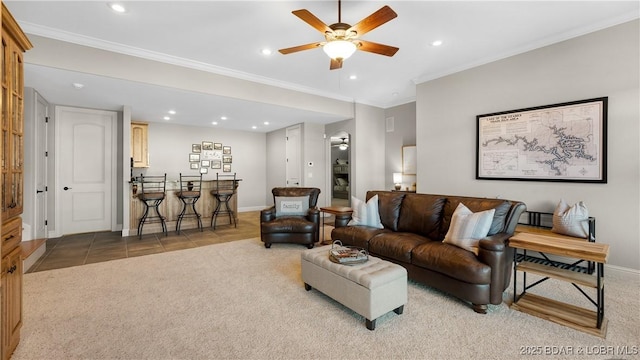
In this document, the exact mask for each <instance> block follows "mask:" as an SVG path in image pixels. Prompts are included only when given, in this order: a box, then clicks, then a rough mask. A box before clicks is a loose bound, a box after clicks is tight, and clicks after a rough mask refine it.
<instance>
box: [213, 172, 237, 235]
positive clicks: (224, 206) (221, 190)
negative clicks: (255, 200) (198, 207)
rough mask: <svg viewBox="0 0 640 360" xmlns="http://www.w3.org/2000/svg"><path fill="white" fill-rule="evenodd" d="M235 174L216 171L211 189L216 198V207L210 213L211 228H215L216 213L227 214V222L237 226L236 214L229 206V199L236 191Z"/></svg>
mask: <svg viewBox="0 0 640 360" xmlns="http://www.w3.org/2000/svg"><path fill="white" fill-rule="evenodd" d="M237 187H238V186H237V181H236V174H235V173H233V174H232V175H231V174H230V175H220V173H216V185H215V187H214V189H213V190H211V195H213V197H215V198H216V200H217V201H216V202H217V204H216V208H215V209H214V210H213V214H212V215H211V226H212V227H213V230H215V229H216V220H217V218H218V215H221V214H222V215H228V216H229V224H231V223H232V222H233V225H234V226H235V227H238V224H237V223H236V215H235V213H234V212H233V210H232V209H231V206H229V201H231V198H232V197H233V195H234V194H235V193H236V188H237Z"/></svg>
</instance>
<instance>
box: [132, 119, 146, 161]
mask: <svg viewBox="0 0 640 360" xmlns="http://www.w3.org/2000/svg"><path fill="white" fill-rule="evenodd" d="M148 130H149V124H145V123H139V122H132V123H131V158H132V159H133V167H134V168H145V167H149V146H148V140H149V138H148V133H149V131H148Z"/></svg>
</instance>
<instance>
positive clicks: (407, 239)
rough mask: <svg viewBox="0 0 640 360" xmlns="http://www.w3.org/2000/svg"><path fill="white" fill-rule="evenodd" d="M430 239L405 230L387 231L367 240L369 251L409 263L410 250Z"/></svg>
mask: <svg viewBox="0 0 640 360" xmlns="http://www.w3.org/2000/svg"><path fill="white" fill-rule="evenodd" d="M428 241H430V240H429V239H427V238H425V237H424V236H420V235H418V234H412V233H406V232H388V233H384V234H379V235H376V236H374V237H373V238H372V239H371V240H369V252H370V253H372V254H374V255H376V254H377V255H380V256H383V257H386V258H389V259H393V260H395V261H400V262H405V263H411V250H412V249H413V248H415V247H416V246H418V245H420V244H423V243H425V242H428Z"/></svg>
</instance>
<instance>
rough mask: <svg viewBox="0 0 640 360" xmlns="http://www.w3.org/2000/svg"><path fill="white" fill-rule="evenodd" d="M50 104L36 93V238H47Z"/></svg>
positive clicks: (34, 221)
mask: <svg viewBox="0 0 640 360" xmlns="http://www.w3.org/2000/svg"><path fill="white" fill-rule="evenodd" d="M48 106H49V104H48V103H47V102H46V101H45V100H44V99H43V98H42V96H40V95H39V94H37V93H36V134H35V138H36V144H35V146H36V149H35V154H36V159H35V160H36V164H35V172H36V174H35V177H36V209H35V210H36V211H35V218H34V219H33V226H34V238H35V239H42V238H46V237H47V190H48V188H47V149H48V147H47V125H48V124H47V116H48V114H47V109H48Z"/></svg>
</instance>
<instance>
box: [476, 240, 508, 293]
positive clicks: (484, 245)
mask: <svg viewBox="0 0 640 360" xmlns="http://www.w3.org/2000/svg"><path fill="white" fill-rule="evenodd" d="M510 237H511V235H510V234H507V233H498V234H495V235H491V236H487V237H486V238H484V239H482V240H480V243H479V246H478V260H480V261H481V262H483V263H485V264H487V265H489V266H490V267H491V290H490V295H489V298H490V302H491V303H492V304H500V303H502V293H503V292H504V291H505V290H506V289H507V288H508V287H509V283H510V280H511V266H512V261H513V249H512V248H510V247H509V246H507V240H508V239H509V238H510Z"/></svg>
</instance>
